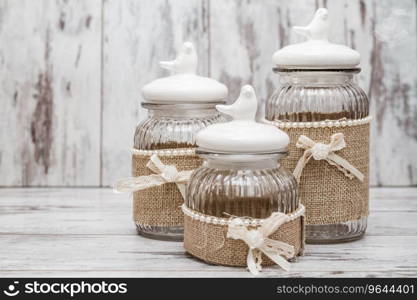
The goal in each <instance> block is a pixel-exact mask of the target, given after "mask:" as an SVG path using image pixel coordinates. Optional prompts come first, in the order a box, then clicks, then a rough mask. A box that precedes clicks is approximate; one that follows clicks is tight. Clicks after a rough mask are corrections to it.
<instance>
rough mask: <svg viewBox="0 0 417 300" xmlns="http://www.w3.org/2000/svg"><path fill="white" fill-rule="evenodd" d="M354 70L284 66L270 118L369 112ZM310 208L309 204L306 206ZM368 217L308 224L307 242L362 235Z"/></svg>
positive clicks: (318, 117)
mask: <svg viewBox="0 0 417 300" xmlns="http://www.w3.org/2000/svg"><path fill="white" fill-rule="evenodd" d="M357 72H359V69H354V70H330V71H323V70H305V71H302V70H297V71H294V70H282V71H280V72H279V74H280V86H279V87H278V89H277V90H276V91H275V92H274V94H273V95H272V96H271V97H270V99H269V100H268V101H267V103H266V118H267V119H268V120H271V121H275V120H279V121H291V122H315V121H323V120H339V119H346V120H354V119H361V118H365V117H367V116H368V115H369V101H368V97H367V96H366V94H365V92H364V91H363V90H362V89H361V88H360V87H359V86H358V85H357V84H356V82H355V80H354V74H355V73H357ZM307 209H308V208H307ZM366 226H367V218H366V217H362V218H360V219H359V220H352V221H347V222H343V223H338V224H324V225H311V224H308V225H307V226H306V241H307V242H308V243H332V242H343V241H350V240H355V239H358V238H360V237H362V236H363V234H364V233H365V230H366Z"/></svg>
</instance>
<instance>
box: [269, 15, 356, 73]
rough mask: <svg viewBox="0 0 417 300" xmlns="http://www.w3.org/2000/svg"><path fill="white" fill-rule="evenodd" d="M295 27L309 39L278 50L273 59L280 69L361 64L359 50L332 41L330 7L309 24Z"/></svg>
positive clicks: (329, 67)
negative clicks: (329, 37) (330, 35)
mask: <svg viewBox="0 0 417 300" xmlns="http://www.w3.org/2000/svg"><path fill="white" fill-rule="evenodd" d="M293 30H294V32H296V33H297V34H300V35H302V36H304V37H306V38H307V41H305V42H303V43H298V44H293V45H289V46H286V47H284V48H282V49H280V50H278V51H276V52H275V53H274V55H273V57H272V60H273V61H274V63H275V65H276V66H277V67H278V68H283V69H351V68H356V67H357V65H358V64H359V63H360V54H359V53H358V52H357V51H355V50H353V49H351V48H349V47H347V46H345V45H339V44H334V43H331V42H329V40H328V36H329V31H330V20H329V13H328V10H327V9H326V8H319V9H318V10H317V11H316V13H315V14H314V17H313V20H312V21H311V22H310V23H309V24H308V25H307V26H294V27H293Z"/></svg>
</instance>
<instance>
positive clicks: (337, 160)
mask: <svg viewBox="0 0 417 300" xmlns="http://www.w3.org/2000/svg"><path fill="white" fill-rule="evenodd" d="M295 146H296V147H297V148H302V149H306V150H305V151H304V154H303V156H301V158H300V159H299V161H298V163H297V165H296V167H295V169H294V172H293V174H294V176H295V178H296V179H297V181H298V182H299V181H300V178H301V173H302V172H303V169H304V167H305V166H306V165H307V163H308V162H309V161H310V159H311V158H314V159H315V160H325V161H327V162H328V163H329V164H330V165H332V166H336V167H337V169H338V170H339V171H341V172H343V174H345V176H346V177H348V178H350V179H352V178H353V177H356V178H357V179H358V180H359V181H361V182H363V180H364V175H363V174H362V173H361V172H360V171H359V170H358V169H356V168H355V167H354V166H352V165H351V164H350V163H349V162H348V161H347V160H346V159H344V158H342V157H340V156H339V155H337V154H335V153H334V152H335V151H339V150H341V149H343V148H345V147H346V142H345V138H344V135H343V133H335V134H333V135H332V136H331V138H330V143H329V144H322V143H316V142H315V141H313V140H311V139H310V138H308V137H306V136H305V135H301V136H300V137H299V138H298V141H297V143H296V145H295Z"/></svg>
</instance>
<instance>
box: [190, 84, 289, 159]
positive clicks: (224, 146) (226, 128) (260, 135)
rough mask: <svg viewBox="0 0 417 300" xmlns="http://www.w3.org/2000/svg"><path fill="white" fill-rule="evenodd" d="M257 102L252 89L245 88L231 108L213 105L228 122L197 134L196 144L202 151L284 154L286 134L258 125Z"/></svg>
mask: <svg viewBox="0 0 417 300" xmlns="http://www.w3.org/2000/svg"><path fill="white" fill-rule="evenodd" d="M257 107H258V100H257V98H256V95H255V91H254V90H253V87H252V86H250V85H245V86H243V87H242V90H241V91H240V95H239V98H238V99H237V100H236V101H235V103H233V104H232V105H216V108H217V110H218V111H220V112H222V113H224V114H227V115H229V116H231V117H232V121H230V122H226V123H217V124H213V125H210V126H208V127H206V128H205V129H202V130H201V131H199V132H198V133H197V137H196V142H197V145H198V146H199V147H200V148H201V149H204V150H208V151H214V152H228V153H237V154H240V153H268V152H279V151H286V148H287V146H288V143H289V137H288V135H287V134H286V133H285V132H283V131H282V130H280V129H278V128H277V127H275V126H272V125H267V124H262V123H258V122H256V121H255V115H256V111H257Z"/></svg>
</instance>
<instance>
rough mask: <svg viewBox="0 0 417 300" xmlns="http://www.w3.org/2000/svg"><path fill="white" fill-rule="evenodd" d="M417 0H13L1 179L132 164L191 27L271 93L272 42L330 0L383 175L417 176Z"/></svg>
mask: <svg viewBox="0 0 417 300" xmlns="http://www.w3.org/2000/svg"><path fill="white" fill-rule="evenodd" d="M416 6H417V5H416V0H402V1H396V0H333V1H313V0H297V1H283V0H258V1H255V0H252V1H250V0H246V1H240V0H181V1H174V0H154V1H136V0H123V1H119V0H89V1H84V0H71V1H69V0H43V1H33V0H0V68H1V73H0V101H1V105H0V186H108V185H111V184H112V182H113V181H114V180H115V179H116V178H119V177H125V176H128V175H129V174H130V152H129V149H130V147H131V146H132V138H133V132H134V127H135V126H136V124H137V122H139V121H140V120H141V119H143V118H144V117H145V115H146V112H145V111H144V110H143V109H141V108H140V106H139V102H140V100H141V96H140V88H141V86H142V85H143V84H145V83H146V82H149V81H151V80H153V79H155V78H156V77H159V76H163V75H165V74H166V73H165V72H164V71H163V70H161V69H160V68H159V67H158V61H159V60H166V59H171V58H173V57H174V56H175V49H176V48H177V47H178V46H179V45H180V44H181V43H182V42H183V41H184V40H191V41H193V42H194V43H195V44H196V46H197V48H198V51H199V58H200V66H199V72H200V73H201V74H204V75H209V76H212V77H214V78H217V79H219V80H220V81H222V82H224V83H225V84H227V85H228V86H229V89H230V96H229V99H230V100H233V99H235V97H236V95H237V93H238V90H239V89H240V86H241V85H242V84H246V83H250V84H253V85H254V86H255V88H256V90H257V93H258V95H259V97H260V98H261V99H262V100H263V101H265V99H266V98H267V97H268V96H269V95H270V94H271V93H272V91H273V89H274V87H275V86H276V83H277V80H278V78H277V76H276V75H274V74H273V73H272V71H271V67H272V64H271V56H272V54H273V52H274V51H275V50H277V49H278V48H280V47H282V46H285V45H287V44H288V43H292V42H296V41H300V39H299V38H298V37H297V36H296V35H295V34H294V33H293V32H292V31H291V26H293V25H305V24H307V23H308V21H309V20H310V18H311V17H312V15H313V13H314V11H315V10H316V9H317V8H318V7H328V8H329V11H330V14H331V18H332V22H333V26H332V32H331V37H332V40H333V41H335V42H339V43H345V44H348V45H349V46H351V47H353V48H355V49H357V50H358V51H359V52H360V53H361V55H362V68H363V70H362V72H361V74H360V75H359V76H358V80H359V82H360V84H361V86H362V87H363V88H364V89H365V90H366V91H367V92H368V94H369V96H370V98H371V111H372V114H373V116H374V117H375V121H374V122H373V124H372V141H371V142H372V144H371V148H372V156H371V171H372V172H371V183H372V185H374V186H412V185H417V71H416V64H417V39H416V36H417V33H416V28H417V20H416V13H417V8H416Z"/></svg>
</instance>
